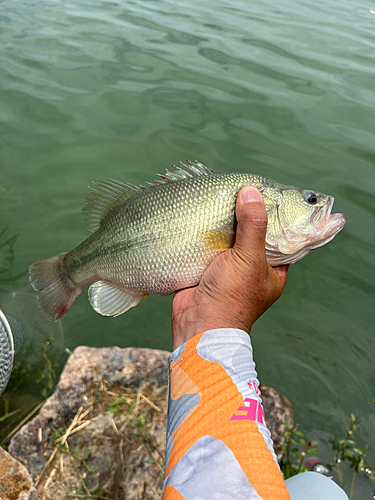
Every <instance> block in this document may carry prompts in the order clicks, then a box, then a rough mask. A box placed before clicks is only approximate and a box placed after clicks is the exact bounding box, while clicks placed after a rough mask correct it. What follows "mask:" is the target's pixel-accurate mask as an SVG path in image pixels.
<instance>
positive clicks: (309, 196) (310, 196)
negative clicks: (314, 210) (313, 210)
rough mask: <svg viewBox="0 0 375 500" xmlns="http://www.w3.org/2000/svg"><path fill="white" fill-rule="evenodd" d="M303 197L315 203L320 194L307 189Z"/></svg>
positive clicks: (311, 203) (308, 201)
mask: <svg viewBox="0 0 375 500" xmlns="http://www.w3.org/2000/svg"><path fill="white" fill-rule="evenodd" d="M303 197H304V199H305V201H307V203H309V204H310V205H315V204H316V203H317V202H318V196H317V195H316V194H315V193H313V192H312V191H305V192H304V195H303Z"/></svg>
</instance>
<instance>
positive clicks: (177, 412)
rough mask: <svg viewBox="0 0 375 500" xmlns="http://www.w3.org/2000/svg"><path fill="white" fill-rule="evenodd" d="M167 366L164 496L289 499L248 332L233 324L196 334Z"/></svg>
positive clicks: (167, 498)
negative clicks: (261, 395)
mask: <svg viewBox="0 0 375 500" xmlns="http://www.w3.org/2000/svg"><path fill="white" fill-rule="evenodd" d="M169 369H170V391H169V407H168V421H167V452H166V469H165V478H164V493H163V500H171V499H186V500H190V499H193V498H197V497H199V498H202V499H212V498H215V495H217V494H220V496H217V498H237V499H238V498H239V499H242V498H244V499H245V498H246V500H253V499H257V500H258V499H260V498H261V499H263V500H271V499H272V500H276V499H277V500H283V499H288V498H289V495H288V493H287V491H286V488H285V484H284V481H283V478H282V475H281V473H280V470H279V467H278V465H277V461H276V457H275V455H274V452H273V444H272V440H271V437H270V433H269V431H268V429H267V427H266V425H265V422H264V415H263V408H262V405H261V399H260V392H259V389H258V384H259V383H258V380H257V374H256V371H255V364H254V362H253V357H252V348H251V343H250V338H249V336H248V335H247V334H246V333H245V332H243V331H241V330H234V329H220V330H210V331H206V332H205V333H203V334H199V335H196V336H195V337H193V338H192V339H191V340H189V341H188V342H186V343H185V344H184V345H182V346H181V347H179V348H178V349H176V350H175V351H174V352H173V353H172V354H171V356H170V359H169ZM226 495H227V496H226Z"/></svg>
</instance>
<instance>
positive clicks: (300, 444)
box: [280, 413, 375, 500]
mask: <svg viewBox="0 0 375 500" xmlns="http://www.w3.org/2000/svg"><path fill="white" fill-rule="evenodd" d="M358 424H359V422H358V421H357V420H356V418H355V415H354V414H353V413H352V414H351V415H350V423H349V424H347V425H346V430H347V432H346V436H345V437H344V438H343V439H339V438H337V437H335V438H334V439H333V440H332V441H331V444H332V450H333V451H334V452H335V455H334V457H333V459H332V462H331V463H329V464H327V468H328V469H330V470H332V471H334V472H336V473H337V475H338V476H339V482H340V483H341V481H342V471H341V470H340V469H339V468H338V466H339V465H340V464H341V463H344V462H348V463H349V465H350V467H351V468H352V469H353V475H352V481H351V486H350V493H349V498H350V500H352V499H353V495H354V487H355V479H356V476H357V474H359V473H361V472H363V473H364V474H365V475H366V476H367V477H368V478H369V479H370V480H371V481H373V482H375V473H374V471H373V470H372V469H371V468H370V467H369V466H368V465H367V464H366V462H365V458H366V457H367V455H368V454H369V452H368V446H365V448H364V450H361V449H359V448H358V447H357V445H356V443H355V441H354V439H353V434H354V432H355V431H356V430H357V428H358ZM284 425H285V427H286V428H287V430H286V431H285V432H284V434H283V438H284V443H283V444H282V445H281V446H280V448H281V450H283V452H284V454H283V457H282V459H281V463H280V468H281V472H282V473H283V476H284V479H288V478H290V477H292V476H295V475H296V474H300V473H301V472H305V471H307V470H309V469H308V468H307V467H306V466H305V465H304V461H305V458H306V457H307V455H310V454H316V453H317V449H316V446H317V444H318V442H317V441H307V442H306V440H305V437H304V435H303V433H302V432H300V431H299V430H298V424H296V425H294V426H291V425H289V424H287V423H285V424H284ZM340 476H341V477H340Z"/></svg>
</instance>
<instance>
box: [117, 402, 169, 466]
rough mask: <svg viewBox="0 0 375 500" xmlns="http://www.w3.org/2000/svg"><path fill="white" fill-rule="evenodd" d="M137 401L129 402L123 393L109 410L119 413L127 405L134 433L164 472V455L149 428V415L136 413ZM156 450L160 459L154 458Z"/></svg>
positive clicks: (151, 459)
mask: <svg viewBox="0 0 375 500" xmlns="http://www.w3.org/2000/svg"><path fill="white" fill-rule="evenodd" d="M135 405H136V401H131V402H129V401H128V400H127V399H126V398H125V397H124V396H123V395H121V394H120V395H119V397H118V398H117V399H116V400H115V401H112V403H110V405H109V411H110V412H111V413H119V412H122V411H124V408H123V406H125V407H126V408H127V410H128V412H129V414H130V421H129V427H130V428H133V429H134V430H133V434H134V435H135V436H138V437H139V439H140V442H141V443H142V444H144V445H145V446H146V448H147V451H148V454H149V459H150V462H153V463H155V465H156V466H157V467H158V468H159V469H160V470H161V472H162V473H163V467H164V456H163V455H162V453H161V452H160V451H159V449H158V448H157V446H156V445H155V443H154V436H153V435H152V434H151V433H150V432H149V430H148V428H147V415H146V413H144V412H139V413H136V411H135ZM154 451H156V452H157V453H158V455H159V459H158V460H156V459H155V458H154V455H153V452H154Z"/></svg>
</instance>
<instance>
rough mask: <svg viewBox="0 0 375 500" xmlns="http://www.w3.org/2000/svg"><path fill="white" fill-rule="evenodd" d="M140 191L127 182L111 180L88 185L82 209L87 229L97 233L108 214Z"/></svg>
mask: <svg viewBox="0 0 375 500" xmlns="http://www.w3.org/2000/svg"><path fill="white" fill-rule="evenodd" d="M140 189H141V188H140V187H138V186H133V185H132V184H128V183H127V182H119V181H114V180H112V179H104V180H103V181H99V182H93V183H92V184H90V186H89V192H88V193H87V196H86V198H85V205H84V207H83V220H84V223H85V224H86V227H87V229H88V230H89V231H97V230H98V229H99V227H100V226H101V224H102V222H103V220H104V219H105V218H106V217H107V215H108V214H109V212H111V211H112V210H114V209H115V208H117V207H119V206H120V205H122V204H123V203H124V202H125V201H126V200H128V199H129V198H132V197H133V196H134V195H135V194H137V193H138V192H139V191H140Z"/></svg>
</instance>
